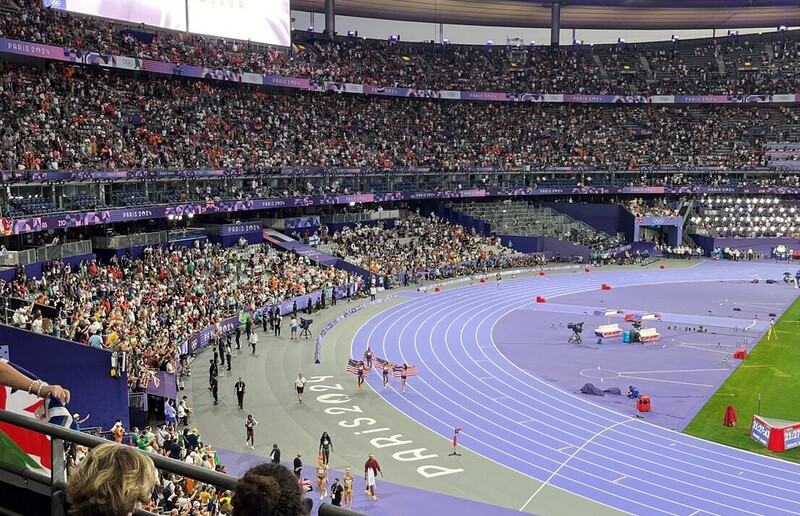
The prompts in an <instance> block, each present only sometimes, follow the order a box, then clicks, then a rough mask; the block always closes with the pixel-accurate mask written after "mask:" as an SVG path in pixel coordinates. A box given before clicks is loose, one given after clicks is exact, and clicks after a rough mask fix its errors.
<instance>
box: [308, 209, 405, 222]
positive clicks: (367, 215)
mask: <svg viewBox="0 0 800 516" xmlns="http://www.w3.org/2000/svg"><path fill="white" fill-rule="evenodd" d="M397 218H400V210H382V211H377V210H374V211H367V212H360V213H334V214H331V215H323V219H324V220H325V221H326V222H331V223H341V222H364V221H370V220H385V219H397Z"/></svg>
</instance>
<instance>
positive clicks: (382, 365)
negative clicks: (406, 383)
mask: <svg viewBox="0 0 800 516" xmlns="http://www.w3.org/2000/svg"><path fill="white" fill-rule="evenodd" d="M375 367H377V368H378V369H380V370H381V371H383V370H384V369H388V370H389V371H391V370H392V363H391V362H389V361H388V360H386V359H385V358H376V359H375Z"/></svg>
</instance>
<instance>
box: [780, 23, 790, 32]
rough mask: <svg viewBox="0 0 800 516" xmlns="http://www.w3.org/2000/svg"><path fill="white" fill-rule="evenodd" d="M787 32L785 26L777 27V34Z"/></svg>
mask: <svg viewBox="0 0 800 516" xmlns="http://www.w3.org/2000/svg"><path fill="white" fill-rule="evenodd" d="M787 30H789V29H788V28H787V27H786V25H778V32H785V31H787Z"/></svg>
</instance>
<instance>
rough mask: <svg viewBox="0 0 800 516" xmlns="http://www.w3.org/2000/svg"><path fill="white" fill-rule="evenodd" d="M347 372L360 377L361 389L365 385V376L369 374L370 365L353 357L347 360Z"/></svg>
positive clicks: (359, 387) (359, 386) (359, 385)
mask: <svg viewBox="0 0 800 516" xmlns="http://www.w3.org/2000/svg"><path fill="white" fill-rule="evenodd" d="M347 372H348V373H350V374H354V375H356V376H357V377H358V389H359V390H361V388H362V387H363V386H364V378H366V377H367V376H369V367H367V366H366V365H364V361H363V360H358V361H356V360H355V359H353V358H351V359H349V360H348V361H347Z"/></svg>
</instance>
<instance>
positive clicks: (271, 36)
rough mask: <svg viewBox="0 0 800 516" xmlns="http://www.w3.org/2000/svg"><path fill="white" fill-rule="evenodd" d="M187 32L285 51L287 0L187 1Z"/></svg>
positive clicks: (287, 42) (288, 39) (288, 36)
mask: <svg viewBox="0 0 800 516" xmlns="http://www.w3.org/2000/svg"><path fill="white" fill-rule="evenodd" d="M186 5H187V6H188V13H187V14H188V16H189V32H195V33H197V34H210V35H213V36H220V37H223V38H233V39H241V40H249V41H255V42H257V43H265V44H267V45H279V46H283V47H288V46H289V45H290V44H291V28H290V25H291V19H292V18H291V13H290V10H289V0H237V1H236V2H221V3H220V2H209V1H208V0H188V2H187V4H186Z"/></svg>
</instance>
